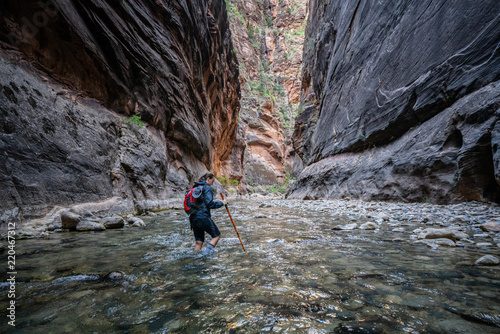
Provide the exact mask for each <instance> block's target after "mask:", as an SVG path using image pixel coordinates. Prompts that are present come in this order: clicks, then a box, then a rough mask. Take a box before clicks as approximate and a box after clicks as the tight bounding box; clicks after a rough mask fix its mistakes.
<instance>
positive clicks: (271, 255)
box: [0, 200, 500, 333]
mask: <svg viewBox="0 0 500 334" xmlns="http://www.w3.org/2000/svg"><path fill="white" fill-rule="evenodd" d="M323 203H326V202H314V201H307V202H299V201H297V202H295V201H281V200H273V201H263V200H262V201H260V202H259V201H252V202H250V201H234V202H232V203H231V204H230V206H229V207H230V210H231V214H232V216H233V218H234V220H235V223H236V225H237V226H238V230H239V232H240V235H241V236H242V239H243V242H244V245H245V248H246V250H247V252H246V253H244V252H243V251H242V248H241V245H240V243H239V240H238V239H237V238H236V234H235V232H234V229H233V226H232V224H231V222H230V220H229V218H228V215H227V212H226V211H225V209H224V208H221V209H219V210H215V211H213V214H214V220H215V221H216V223H217V224H218V226H219V228H220V230H221V232H222V239H221V241H220V242H219V245H218V247H217V252H216V253H215V254H214V255H213V256H211V257H209V258H203V257H202V256H201V255H199V254H193V252H192V247H193V245H194V240H193V236H192V232H191V231H190V229H189V227H188V225H189V224H188V220H187V217H186V215H185V214H184V213H183V212H182V211H177V210H169V211H164V212H160V213H158V215H156V216H145V217H141V218H143V220H144V221H145V222H146V224H147V228H145V229H141V228H124V229H120V230H107V231H104V232H95V233H89V232H80V233H78V232H63V233H54V234H51V235H50V236H51V238H50V239H31V240H18V241H17V243H16V250H17V259H16V260H17V261H16V269H17V273H18V274H17V282H18V283H17V285H16V294H17V299H16V301H17V304H16V327H15V328H13V327H11V326H7V324H6V323H7V319H6V318H4V319H3V320H2V321H1V324H0V325H1V326H0V329H1V332H5V331H4V329H5V330H7V331H8V332H9V333H10V332H12V333H16V332H17V333H275V332H276V333H404V332H410V333H499V332H500V328H499V327H497V326H500V297H499V296H500V268H499V266H491V267H489V266H477V265H474V262H475V261H476V260H477V259H478V258H479V257H481V256H483V255H486V254H490V255H494V256H496V257H500V248H499V247H497V246H496V245H494V246H492V247H477V246H476V245H475V244H474V243H470V244H466V245H462V246H461V247H438V248H437V249H433V248H429V247H427V246H425V245H414V244H412V242H411V238H410V235H411V231H412V230H414V229H415V228H418V227H420V226H423V227H428V226H429V225H431V224H433V222H432V219H431V221H429V219H428V215H429V214H432V215H434V216H435V217H438V218H439V212H438V213H435V212H434V211H432V209H429V208H427V209H426V210H427V211H428V214H427V216H426V217H427V218H425V217H424V215H425V210H423V211H422V210H421V211H419V212H408V209H407V208H405V207H402V208H401V210H400V211H398V212H396V211H394V210H393V211H390V210H388V211H387V212H386V213H387V214H388V215H389V216H390V220H384V221H381V220H379V221H378V225H379V228H377V230H375V231H364V230H359V229H356V230H353V231H335V230H332V227H333V226H334V225H337V224H346V223H351V222H353V221H358V223H360V224H361V223H364V222H366V221H373V217H376V216H375V214H378V213H379V212H384V207H385V205H384V204H376V205H375V206H374V207H373V208H372V209H370V210H371V211H370V210H368V211H367V210H366V207H364V208H363V209H360V208H358V207H356V205H350V204H349V202H347V201H346V202H342V203H341V204H340V206H341V207H342V210H339V209H338V205H339V204H337V207H336V208H335V207H328V206H327V204H323ZM349 205H350V206H349ZM422 206H423V207H425V205H422ZM370 212H371V213H373V214H374V215H373V216H371V217H370V214H369V213H370ZM422 212H424V213H422ZM476 214H477V215H479V217H480V218H478V219H483V218H484V217H483V218H481V216H480V214H481V213H480V212H479V213H477V212H476ZM495 214H497V213H495V212H493V216H494V215H495ZM464 217H465V218H466V219H465V220H466V222H465V223H464V225H470V224H472V223H474V222H471V219H472V220H473V219H474V212H472V213H471V212H470V210H469V211H466V213H461V218H460V219H461V221H463V220H464ZM441 220H443V219H441ZM467 220H469V221H468V222H467ZM480 222H481V221H480ZM480 222H479V223H480ZM436 224H443V222H442V221H439V219H437V220H436ZM394 226H399V227H400V228H401V230H400V231H399V232H394V231H393V228H394ZM403 230H404V231H403ZM468 233H470V235H471V236H472V234H473V233H475V232H474V231H468ZM2 254H3V255H2V256H4V257H7V253H6V252H3V253H2ZM2 270H4V268H2ZM110 273H111V274H110ZM2 275H3V276H5V271H2ZM2 281H3V282H5V279H2ZM7 288H8V286H7V284H5V283H3V285H2V287H1V289H2V291H1V292H2V295H1V297H0V306H1V308H2V309H3V310H5V309H6V307H7V306H8V304H7V303H8V302H9V300H8V299H7ZM4 312H5V311H4ZM4 312H3V313H2V314H5V313H4ZM495 324H496V325H495Z"/></svg>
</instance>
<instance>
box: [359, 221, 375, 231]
mask: <svg viewBox="0 0 500 334" xmlns="http://www.w3.org/2000/svg"><path fill="white" fill-rule="evenodd" d="M377 227H378V225H377V224H375V223H374V222H366V223H364V224H361V226H360V227H359V228H360V229H361V230H375V229H376V228H377Z"/></svg>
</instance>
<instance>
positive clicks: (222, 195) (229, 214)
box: [220, 193, 246, 252]
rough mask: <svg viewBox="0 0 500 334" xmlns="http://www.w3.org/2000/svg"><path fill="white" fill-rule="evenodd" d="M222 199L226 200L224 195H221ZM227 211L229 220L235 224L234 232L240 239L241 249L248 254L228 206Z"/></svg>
mask: <svg viewBox="0 0 500 334" xmlns="http://www.w3.org/2000/svg"><path fill="white" fill-rule="evenodd" d="M220 197H222V200H224V195H222V193H220ZM226 210H227V214H228V215H229V218H231V223H233V226H234V230H235V231H236V235H237V236H238V239H240V243H241V247H243V251H244V252H246V250H245V246H243V242H242V241H241V238H240V234H239V233H238V229H237V228H236V225H235V224H234V220H233V217H231V214H230V213H229V208H228V207H227V204H226Z"/></svg>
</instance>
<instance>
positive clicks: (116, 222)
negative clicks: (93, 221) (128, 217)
mask: <svg viewBox="0 0 500 334" xmlns="http://www.w3.org/2000/svg"><path fill="white" fill-rule="evenodd" d="M99 223H100V224H103V225H104V227H105V228H106V229H112V228H122V227H123V226H125V220H124V219H123V218H122V217H105V218H102V219H100V220H99Z"/></svg>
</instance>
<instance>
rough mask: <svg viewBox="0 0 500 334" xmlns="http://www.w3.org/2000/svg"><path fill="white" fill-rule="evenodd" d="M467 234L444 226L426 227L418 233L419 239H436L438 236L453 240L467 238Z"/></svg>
mask: <svg viewBox="0 0 500 334" xmlns="http://www.w3.org/2000/svg"><path fill="white" fill-rule="evenodd" d="M468 237H469V236H468V235H467V233H464V232H460V231H457V230H451V229H446V228H442V229H439V228H426V229H424V230H423V231H422V232H420V233H419V235H418V238H419V239H438V238H447V239H451V240H453V241H455V240H461V239H467V238H468Z"/></svg>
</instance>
